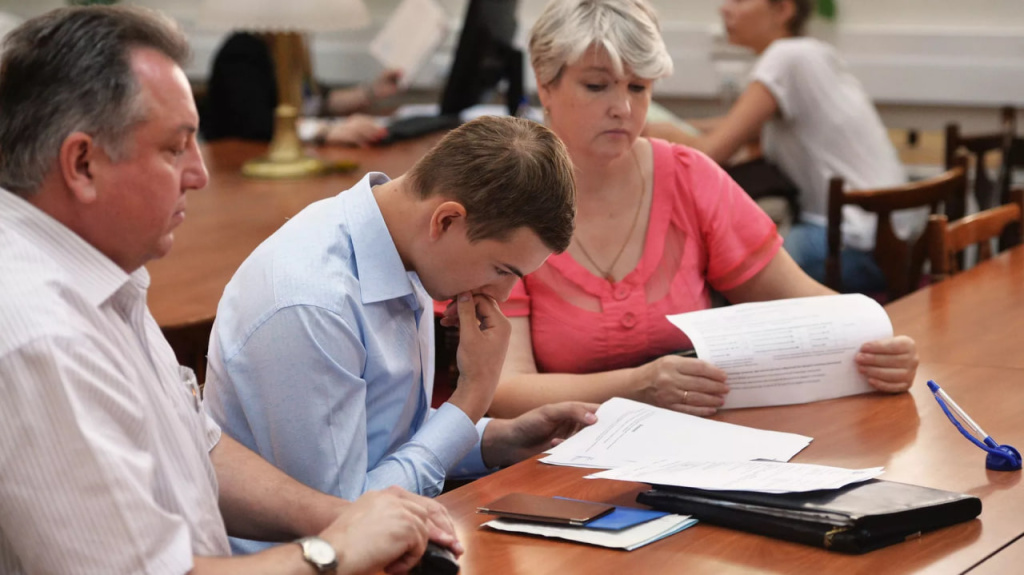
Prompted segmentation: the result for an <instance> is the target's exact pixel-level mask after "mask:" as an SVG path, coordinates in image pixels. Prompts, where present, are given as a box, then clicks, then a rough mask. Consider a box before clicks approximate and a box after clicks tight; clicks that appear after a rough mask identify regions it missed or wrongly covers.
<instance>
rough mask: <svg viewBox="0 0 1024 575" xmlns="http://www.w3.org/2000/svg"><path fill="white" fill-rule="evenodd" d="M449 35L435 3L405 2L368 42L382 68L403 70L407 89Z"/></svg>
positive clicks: (445, 19) (426, 0)
mask: <svg viewBox="0 0 1024 575" xmlns="http://www.w3.org/2000/svg"><path fill="white" fill-rule="evenodd" d="M447 35H448V15H447V14H445V12H444V10H443V9H442V8H441V6H439V5H438V3H437V2H436V1H435V0H404V1H403V2H402V3H401V4H400V5H399V6H398V8H396V9H395V11H394V12H393V13H392V14H391V17H390V18H388V21H387V22H386V23H385V24H384V27H383V28H381V30H380V32H379V33H378V34H377V36H376V37H375V38H374V39H373V41H372V42H370V54H371V55H373V57H374V58H375V59H376V60H377V61H378V62H380V63H381V65H383V66H384V67H385V68H390V69H397V70H401V71H402V79H401V84H402V85H403V86H408V85H409V83H410V82H412V80H413V79H414V78H415V77H416V75H417V74H419V72H420V70H421V69H422V68H423V67H424V66H425V65H426V63H427V60H429V59H430V56H431V55H433V53H434V51H435V50H437V47H438V46H440V45H441V42H443V41H444V39H445V37H447Z"/></svg>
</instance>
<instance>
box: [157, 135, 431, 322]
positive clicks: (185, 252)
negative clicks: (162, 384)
mask: <svg viewBox="0 0 1024 575" xmlns="http://www.w3.org/2000/svg"><path fill="white" fill-rule="evenodd" d="M439 138H440V136H439V135H437V136H429V137H425V138H420V139H417V140H414V141H408V142H401V143H398V144H395V145H392V146H388V147H383V148H367V149H356V148H341V147H322V148H318V149H317V150H316V153H317V154H318V155H319V156H321V157H323V158H324V159H326V160H329V161H332V160H333V161H338V160H354V161H355V162H357V163H358V168H357V169H356V170H354V171H351V172H348V173H332V174H328V175H324V176H318V177H311V178H305V179H298V180H257V179H252V178H247V177H245V176H242V174H241V171H240V170H241V167H242V164H243V163H244V162H245V161H246V160H248V159H250V158H254V157H257V156H259V155H261V154H264V153H265V152H266V148H267V146H266V145H265V144H260V143H253V142H243V141H239V140H225V141H218V142H212V143H206V144H204V145H203V146H202V151H203V159H204V160H205V162H206V167H207V170H209V172H210V181H209V184H208V185H207V186H206V188H205V189H203V190H197V191H192V192H189V193H188V196H187V201H188V209H187V213H186V217H185V222H184V223H183V224H182V225H181V226H180V227H179V228H178V229H177V230H176V231H175V234H174V236H175V237H174V247H173V249H172V250H171V253H170V254H169V255H168V256H167V257H164V258H162V259H159V260H155V261H153V262H150V263H149V264H148V265H147V266H146V267H147V269H148V270H149V273H150V276H151V277H152V282H151V287H150V289H149V308H150V310H151V311H152V313H153V316H154V318H156V321H157V323H158V324H159V325H160V327H162V328H165V329H175V328H182V327H187V326H191V325H197V324H200V325H201V324H208V323H209V322H210V321H212V320H213V317H214V315H215V314H216V311H217V302H218V301H220V296H221V293H222V292H223V290H224V286H226V285H227V283H228V280H230V279H231V276H232V275H234V273H235V270H237V269H238V266H239V265H241V263H242V261H243V260H245V258H246V257H247V256H248V255H249V254H250V253H251V252H252V251H253V250H254V249H255V248H256V246H258V245H259V244H260V243H261V242H262V241H263V240H265V239H266V238H267V237H269V236H270V234H272V233H274V231H276V230H277V229H278V228H279V227H281V225H282V224H284V222H285V221H287V220H288V218H290V217H292V216H294V215H295V214H297V213H298V212H299V211H300V210H302V208H304V207H306V206H307V205H309V204H311V203H313V202H315V201H317V200H320V199H323V198H327V197H331V196H334V195H337V194H338V193H340V192H342V191H344V190H346V189H348V188H350V187H352V186H353V185H354V184H355V183H356V182H358V181H359V180H360V179H361V178H362V177H363V176H364V175H365V174H366V173H367V172H371V171H378V172H384V173H386V174H387V175H389V176H391V177H396V176H399V175H401V174H403V173H405V172H406V171H407V170H408V169H409V168H410V167H412V165H413V164H414V163H415V162H416V160H418V159H419V158H420V157H422V156H423V155H424V154H425V153H426V152H427V150H429V149H430V147H431V146H432V145H433V144H434V143H435V142H436V141H437V140H438V139H439Z"/></svg>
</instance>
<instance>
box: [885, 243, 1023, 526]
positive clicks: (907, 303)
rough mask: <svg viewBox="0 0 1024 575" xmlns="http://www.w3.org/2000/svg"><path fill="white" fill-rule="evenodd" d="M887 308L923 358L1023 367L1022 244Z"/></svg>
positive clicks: (923, 359)
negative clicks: (913, 341)
mask: <svg viewBox="0 0 1024 575" xmlns="http://www.w3.org/2000/svg"><path fill="white" fill-rule="evenodd" d="M886 309H887V311H888V312H889V317H891V318H892V322H893V326H894V328H895V329H896V333H906V334H908V335H910V336H912V337H913V338H914V339H915V340H917V348H918V355H919V356H920V358H921V361H923V362H944V363H955V364H961V365H979V366H989V367H1012V368H1017V369H1020V368H1024V247H1018V248H1015V249H1012V250H1010V251H1008V252H1006V253H1004V254H1002V255H1000V256H998V257H995V258H993V259H992V260H990V261H988V262H985V263H984V264H982V265H979V266H976V267H974V268H972V269H970V270H968V271H966V272H964V273H962V274H960V275H957V276H954V277H953V278H951V279H949V280H947V281H945V282H941V283H938V284H935V285H933V286H930V287H929V288H928V289H923V290H919V291H917V292H914V293H912V294H910V295H908V296H906V297H904V298H901V299H899V300H897V301H895V302H893V303H892V304H890V305H888V306H887V307H886ZM940 384H941V382H940ZM1022 385H1024V381H1022ZM1022 523H1024V519H1022Z"/></svg>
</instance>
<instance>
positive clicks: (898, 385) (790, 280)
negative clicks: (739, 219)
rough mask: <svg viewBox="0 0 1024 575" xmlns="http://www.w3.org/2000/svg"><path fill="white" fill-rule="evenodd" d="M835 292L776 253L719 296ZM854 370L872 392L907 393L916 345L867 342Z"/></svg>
mask: <svg viewBox="0 0 1024 575" xmlns="http://www.w3.org/2000/svg"><path fill="white" fill-rule="evenodd" d="M835 293H836V292H834V291H832V290H831V289H829V288H827V287H825V286H823V285H821V284H820V283H818V282H816V281H814V280H813V279H811V277H810V276H808V275H807V274H806V273H804V271H803V270H802V269H800V266H798V265H796V262H794V261H793V258H791V257H789V254H788V253H786V250H779V251H778V252H777V253H776V254H775V257H773V258H772V260H771V261H770V262H768V265H767V266H765V267H764V269H762V270H761V271H760V272H758V273H757V274H755V275H754V277H752V278H750V279H749V280H747V281H746V282H744V283H742V284H740V285H739V286H737V287H735V288H733V289H731V290H725V291H723V292H722V294H723V295H724V296H725V297H726V298H728V300H729V301H731V302H733V303H745V302H753V301H769V300H776V299H787V298H794V297H809V296H816V295H831V294H835ZM854 361H856V362H857V370H858V371H860V373H861V374H863V375H864V376H865V377H867V378H868V383H870V384H871V385H872V386H873V387H874V388H876V389H878V390H880V391H884V392H887V393H900V392H903V391H906V390H908V389H910V386H911V385H912V384H913V383H914V377H915V376H916V375H917V364H918V359H917V344H916V343H915V342H914V340H913V339H911V338H910V337H908V336H905V335H898V336H896V337H892V338H889V339H882V340H878V341H870V342H868V343H865V344H864V345H862V346H861V348H860V351H859V353H858V354H857V356H856V357H855V358H854Z"/></svg>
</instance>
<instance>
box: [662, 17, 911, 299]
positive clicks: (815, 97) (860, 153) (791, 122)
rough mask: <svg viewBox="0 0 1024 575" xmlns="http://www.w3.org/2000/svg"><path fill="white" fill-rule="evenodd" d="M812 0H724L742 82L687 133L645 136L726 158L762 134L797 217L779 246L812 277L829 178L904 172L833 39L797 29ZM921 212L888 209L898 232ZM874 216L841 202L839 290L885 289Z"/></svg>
mask: <svg viewBox="0 0 1024 575" xmlns="http://www.w3.org/2000/svg"><path fill="white" fill-rule="evenodd" d="M814 4H815V2H813V1H812V0H723V2H722V7H721V13H722V21H723V23H724V26H725V31H726V33H727V35H728V39H729V43H730V44H733V45H736V46H743V47H745V48H749V49H751V50H753V51H754V52H755V53H756V54H757V61H756V63H755V64H754V67H753V70H752V71H751V73H750V84H749V85H748V86H747V88H746V89H745V90H744V91H743V93H742V94H741V95H740V97H739V99H738V100H737V101H736V103H735V104H734V105H733V106H732V108H731V109H730V110H729V112H728V113H727V114H726V115H725V116H723V117H721V118H715V119H712V120H706V121H705V122H704V123H703V126H704V127H705V128H707V131H706V132H704V133H703V134H700V135H699V136H693V135H690V134H687V133H685V132H683V131H682V130H679V129H677V128H675V127H674V126H672V125H670V124H651V125H649V126H647V128H646V130H645V134H646V135H648V136H654V137H658V138H665V139H666V140H669V141H672V142H677V143H680V144H684V145H687V146H691V147H693V148H695V149H698V150H700V151H702V152H704V153H706V154H707V155H708V156H709V157H710V158H711V159H713V160H715V161H716V162H726V161H728V160H729V158H730V157H731V156H732V155H733V154H735V153H736V152H737V151H738V150H739V149H740V148H741V147H742V146H744V145H745V144H747V143H749V142H751V141H753V140H757V139H759V138H760V140H761V143H762V144H763V148H764V155H765V157H766V158H767V159H769V160H771V161H772V162H774V163H775V164H777V165H778V166H779V168H780V169H781V170H782V171H783V172H784V173H785V174H786V176H788V177H789V179H791V180H792V181H793V182H795V183H796V186H797V188H798V189H799V190H800V204H801V215H800V221H798V222H796V224H795V225H794V226H793V228H792V230H791V231H790V232H789V234H787V235H786V242H785V248H786V250H787V251H788V252H789V253H790V254H791V255H792V256H793V259H794V260H796V262H797V264H798V265H799V266H800V267H801V268H802V269H804V270H805V271H806V272H807V273H808V274H809V275H810V276H811V277H813V278H815V279H816V280H818V281H824V279H825V258H826V256H827V255H828V242H827V239H826V224H827V221H826V213H827V209H828V188H829V180H830V179H831V178H832V177H834V176H839V177H842V178H843V180H844V181H845V182H846V185H847V187H848V188H849V189H857V190H864V189H875V188H887V187H892V186H899V185H903V184H905V183H906V182H907V174H906V172H905V170H904V169H903V166H902V164H900V159H899V155H898V154H897V153H896V149H895V148H894V147H893V145H892V142H891V141H890V140H889V135H888V133H887V132H886V130H885V126H884V125H883V124H882V119H881V118H880V117H879V116H878V111H877V110H875V106H874V104H873V103H872V102H871V97H870V96H869V95H868V93H867V92H866V91H865V90H864V87H863V86H862V85H861V83H860V81H858V80H857V78H856V77H855V76H854V75H853V74H852V73H851V72H850V70H849V68H848V67H847V65H846V62H844V61H843V59H842V57H841V56H840V55H839V53H838V52H837V51H836V50H835V48H833V47H832V46H830V45H828V44H826V43H825V42H822V41H820V40H817V39H815V38H808V37H805V36H804V35H803V29H804V26H805V24H806V22H807V20H808V18H809V17H810V15H811V13H812V12H813V9H814V8H813V6H814ZM927 217H928V216H927V211H922V210H919V209H918V210H907V211H901V212H897V213H896V214H894V216H893V222H894V224H895V227H896V230H897V233H898V234H899V235H900V236H901V237H908V236H912V235H914V234H918V233H920V232H921V231H922V230H923V229H924V224H925V221H926V220H927ZM876 222H877V216H875V214H872V213H869V212H865V211H864V210H862V209H860V208H859V207H857V206H847V207H845V208H843V225H842V240H843V253H842V258H841V262H842V267H843V269H842V277H843V289H844V290H849V291H851V292H860V293H867V292H871V291H884V290H885V276H884V275H883V274H882V270H881V269H880V268H879V267H878V263H877V262H876V261H875V256H874V247H875V228H876Z"/></svg>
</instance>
